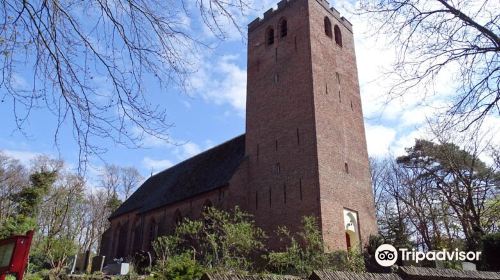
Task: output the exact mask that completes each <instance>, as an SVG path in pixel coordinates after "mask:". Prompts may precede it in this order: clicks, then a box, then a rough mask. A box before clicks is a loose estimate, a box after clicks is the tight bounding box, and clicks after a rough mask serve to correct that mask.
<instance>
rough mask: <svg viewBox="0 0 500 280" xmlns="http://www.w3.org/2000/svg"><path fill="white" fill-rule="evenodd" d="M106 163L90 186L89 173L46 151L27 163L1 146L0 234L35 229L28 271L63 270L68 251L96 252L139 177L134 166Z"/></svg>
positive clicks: (35, 273) (34, 274)
mask: <svg viewBox="0 0 500 280" xmlns="http://www.w3.org/2000/svg"><path fill="white" fill-rule="evenodd" d="M111 169H112V168H108V169H105V170H102V171H101V176H102V178H104V177H113V178H116V180H114V179H113V180H102V181H101V182H100V184H99V185H98V186H97V188H93V189H92V190H90V189H89V188H87V186H86V180H85V178H82V177H81V176H79V175H78V174H76V173H74V172H73V171H71V170H69V169H68V168H67V167H65V166H64V163H63V162H62V161H60V160H54V159H50V158H48V157H46V156H40V157H37V158H35V159H34V160H33V161H32V163H31V164H30V166H24V165H22V164H21V163H20V162H19V161H16V160H14V159H12V158H10V157H8V156H5V155H4V154H3V153H2V152H1V151H0V236H1V237H3V236H10V235H11V234H25V233H26V231H28V230H33V229H34V230H35V235H34V239H33V244H32V248H31V255H30V264H29V266H28V271H29V273H30V274H32V275H33V277H38V276H37V275H38V273H37V272H39V271H44V270H45V269H50V270H51V273H52V275H56V274H60V272H61V271H62V268H63V267H64V266H65V264H66V262H67V259H68V257H69V256H71V255H74V254H76V253H77V252H85V251H87V250H90V251H94V252H95V251H96V250H97V249H98V246H99V242H100V238H101V235H102V233H103V232H104V231H105V230H106V229H107V228H108V223H109V221H108V220H107V218H108V217H109V215H110V214H111V212H112V211H113V210H114V209H116V208H117V207H118V206H119V204H120V203H121V202H120V200H121V199H122V198H124V197H126V195H127V193H128V194H130V192H131V191H133V189H134V188H135V187H137V186H134V184H135V183H134V182H137V180H138V179H139V178H140V177H138V176H139V175H138V172H137V170H135V169H134V168H130V167H129V168H122V167H116V168H113V170H118V172H117V173H113V176H107V175H109V173H111V172H107V170H111Z"/></svg>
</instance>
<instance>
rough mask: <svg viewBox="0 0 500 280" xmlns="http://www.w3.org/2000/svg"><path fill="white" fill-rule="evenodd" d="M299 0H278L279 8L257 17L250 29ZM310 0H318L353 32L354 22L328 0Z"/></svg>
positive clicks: (317, 0) (249, 25)
mask: <svg viewBox="0 0 500 280" xmlns="http://www.w3.org/2000/svg"><path fill="white" fill-rule="evenodd" d="M296 1H299V0H281V1H280V2H278V9H276V10H275V9H274V8H271V9H269V10H267V11H265V12H264V17H263V18H260V17H258V18H256V19H254V20H253V21H252V22H250V23H249V24H248V31H252V30H254V29H255V28H257V27H258V26H260V25H261V24H263V23H264V22H266V21H268V20H269V19H270V18H272V17H273V16H274V15H275V14H277V13H279V12H280V11H281V10H283V9H284V8H285V7H287V6H288V5H291V4H293V2H296ZM308 1H316V2H318V3H319V4H320V5H321V6H323V8H325V9H326V10H327V11H328V12H329V13H330V14H331V15H332V16H333V17H335V18H336V19H337V20H338V21H339V22H341V23H342V24H343V25H344V26H345V27H346V28H347V29H348V30H349V31H351V32H352V23H351V22H349V21H348V20H347V19H346V18H345V17H343V16H341V15H340V13H339V11H337V9H335V8H334V7H330V3H329V2H328V1H327V0H308Z"/></svg>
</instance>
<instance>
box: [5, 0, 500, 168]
mask: <svg viewBox="0 0 500 280" xmlns="http://www.w3.org/2000/svg"><path fill="white" fill-rule="evenodd" d="M275 4H276V2H275V1H269V0H266V1H260V2H258V3H256V4H255V5H254V7H256V9H255V11H250V12H249V13H248V15H247V16H246V17H242V18H240V20H241V21H242V23H243V22H245V23H248V22H250V21H252V20H253V19H254V18H255V17H256V16H259V15H261V14H262V13H263V11H265V10H267V9H268V8H270V7H273V6H275ZM332 5H333V6H335V7H336V8H337V9H338V10H340V11H341V13H342V14H343V15H344V16H345V17H346V18H348V19H349V20H350V21H351V22H352V23H353V25H354V30H355V39H356V52H357V60H358V70H359V77H360V85H361V94H362V100H363V111H364V115H365V126H366V131H367V141H368V149H369V153H370V155H372V156H384V155H386V154H387V153H389V152H392V153H396V154H398V153H401V152H402V151H403V148H404V147H407V146H410V145H411V144H412V143H413V141H414V139H415V138H416V137H422V136H424V135H425V134H426V132H425V129H424V125H425V122H426V118H427V117H429V116H431V115H433V114H434V113H435V112H436V108H438V107H440V106H441V105H443V104H446V100H445V99H439V98H438V99H435V100H432V101H431V103H432V104H430V105H432V106H422V105H421V104H419V103H418V100H419V98H414V97H415V96H413V98H412V97H410V98H407V99H405V100H398V101H396V102H393V103H391V104H389V105H384V101H385V98H384V93H385V92H386V91H387V88H388V86H389V85H390V81H387V80H384V79H380V77H381V73H382V72H383V71H384V69H388V68H389V67H390V63H391V61H392V59H393V58H394V50H393V49H391V48H387V46H388V43H387V41H385V39H384V38H383V37H374V36H372V34H370V32H369V24H368V22H367V21H366V20H365V19H363V18H361V17H358V16H356V15H354V14H350V13H349V10H352V3H351V2H349V1H346V0H345V1H340V0H339V1H336V2H333V3H332ZM187 24H188V25H189V26H192V27H194V26H199V25H198V24H199V23H198V22H197V18H196V17H194V18H191V19H189V22H188V23H187ZM194 29H196V30H199V31H197V33H196V34H195V35H196V36H199V37H200V38H203V39H207V38H208V37H209V36H210V35H209V34H208V33H207V31H206V30H203V28H201V29H199V28H193V29H192V30H194ZM228 34H229V38H228V39H227V40H226V41H224V42H222V43H220V44H219V45H218V47H217V48H215V49H213V50H209V49H206V50H203V51H202V53H200V57H201V63H200V65H199V68H198V71H197V72H196V73H195V74H194V75H193V76H192V77H191V82H192V85H193V87H192V88H191V89H190V90H189V91H188V92H187V93H184V92H181V91H179V90H177V89H170V90H169V91H164V90H162V89H160V88H159V87H158V86H157V85H156V84H154V83H153V82H152V83H151V84H148V85H147V91H148V92H149V93H150V94H151V96H152V97H154V100H155V102H157V103H158V104H159V105H161V106H163V108H165V109H166V111H167V112H168V120H169V121H170V122H171V123H173V124H174V127H173V128H171V129H170V136H171V138H172V140H173V142H176V143H183V144H182V145H172V144H169V143H165V142H164V141H159V140H158V139H154V138H148V137H146V138H145V139H144V142H143V144H144V148H141V149H128V148H125V147H121V146H118V145H115V144H114V143H113V142H110V141H109V140H105V139H104V140H98V142H97V143H98V144H99V145H100V146H101V147H103V148H106V149H107V150H108V152H106V153H105V154H103V155H102V158H103V159H104V161H102V160H100V159H97V158H94V159H93V160H92V162H91V163H90V169H89V170H90V172H91V173H92V172H93V173H94V174H95V173H97V171H98V169H99V168H100V167H102V166H103V165H104V162H106V163H109V164H117V165H120V166H134V167H136V168H138V169H139V171H140V172H141V173H142V174H143V175H144V176H146V177H147V176H149V174H150V173H156V172H158V171H161V170H162V169H164V168H167V167H169V166H171V165H173V164H175V163H178V162H180V161H182V160H184V159H186V158H189V157H191V156H193V155H195V154H197V153H199V152H201V151H203V150H206V149H208V148H210V147H212V146H214V145H217V144H219V143H222V142H224V141H226V140H228V139H231V138H233V137H235V136H237V135H240V134H242V133H244V128H245V117H244V116H245V92H246V50H247V46H246V41H245V39H244V38H242V37H241V36H240V34H239V33H238V32H237V31H236V30H234V29H230V30H229V33H228ZM208 39H210V38H208ZM19 78H20V81H21V82H22V81H23V79H24V80H27V79H29V64H28V65H26V69H24V70H22V71H20V72H19ZM444 79H447V80H448V81H449V82H448V83H443V84H440V85H437V90H438V91H439V92H442V93H446V92H448V91H450V89H451V88H452V87H453V81H452V80H453V79H452V78H451V77H444ZM1 90H3V89H0V91H1ZM13 117H14V116H13V114H12V103H11V102H9V100H6V102H3V103H0V119H1V120H2V128H1V129H0V150H3V152H4V153H5V154H7V155H9V156H12V157H15V158H18V159H20V160H21V161H22V162H24V163H28V162H29V161H30V160H31V159H32V158H33V157H35V156H36V155H38V154H47V155H49V156H52V157H56V158H61V159H63V160H65V161H66V162H67V163H68V164H69V166H70V167H71V166H75V165H76V163H77V160H78V147H77V146H76V143H75V141H74V139H73V137H72V131H71V128H70V127H69V126H68V125H65V127H64V128H63V130H62V131H61V133H60V139H59V142H58V145H57V146H56V145H55V143H54V132H55V128H56V127H55V125H54V124H55V117H54V116H52V115H51V114H49V113H48V112H47V111H46V110H35V111H33V112H32V113H31V117H30V118H29V119H28V120H27V122H26V123H25V126H24V130H23V132H24V133H26V135H24V134H23V133H21V132H20V131H18V130H17V129H16V126H15V122H14V119H13ZM490 121H491V123H492V124H493V125H496V126H497V127H500V125H498V124H499V122H498V118H494V119H492V120H490Z"/></svg>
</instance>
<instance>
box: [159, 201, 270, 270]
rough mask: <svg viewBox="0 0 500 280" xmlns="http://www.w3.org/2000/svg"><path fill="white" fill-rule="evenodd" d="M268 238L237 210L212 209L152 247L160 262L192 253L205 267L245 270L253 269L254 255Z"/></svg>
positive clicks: (183, 224) (257, 253)
mask: <svg viewBox="0 0 500 280" xmlns="http://www.w3.org/2000/svg"><path fill="white" fill-rule="evenodd" d="M265 237H266V236H265V234H264V231H262V229H260V228H258V227H257V226H255V223H254V221H253V220H252V219H251V215H249V214H246V213H244V212H243V211H241V210H240V209H239V208H238V207H236V208H235V209H234V211H232V212H225V211H222V210H218V209H215V208H212V207H209V208H207V209H206V210H205V211H204V212H203V214H202V217H201V219H200V220H188V219H185V220H184V221H183V222H182V223H181V224H180V225H179V226H178V227H177V228H176V230H175V233H174V234H173V235H170V236H164V237H159V238H158V239H157V240H156V241H155V242H154V243H153V248H154V251H155V255H156V256H157V258H158V262H159V263H162V262H165V261H168V260H169V259H170V258H172V257H174V256H178V255H179V254H183V253H190V254H192V255H193V258H194V259H195V260H196V261H197V262H198V263H199V264H201V265H203V266H204V267H208V268H213V269H220V270H226V271H245V270H252V269H254V262H253V261H254V258H253V256H256V255H259V254H261V252H262V251H263V248H264V243H263V240H264V239H265Z"/></svg>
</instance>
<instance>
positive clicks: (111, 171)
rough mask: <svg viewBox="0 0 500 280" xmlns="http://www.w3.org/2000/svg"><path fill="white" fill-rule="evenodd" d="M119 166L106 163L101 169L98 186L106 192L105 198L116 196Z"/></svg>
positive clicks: (118, 186) (118, 184)
mask: <svg viewBox="0 0 500 280" xmlns="http://www.w3.org/2000/svg"><path fill="white" fill-rule="evenodd" d="M120 173H121V172H120V167H119V166H116V165H110V164H107V165H105V166H104V168H103V169H102V170H101V174H100V175H99V177H100V183H99V187H100V188H102V189H103V190H104V191H105V192H106V198H109V197H111V196H118V193H119V192H118V191H119V188H120Z"/></svg>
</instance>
